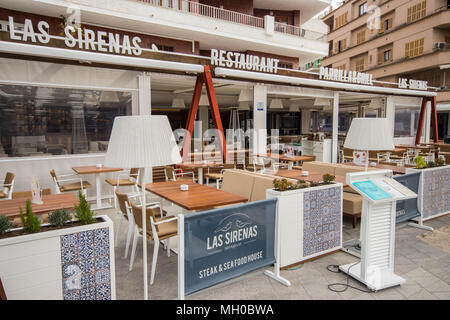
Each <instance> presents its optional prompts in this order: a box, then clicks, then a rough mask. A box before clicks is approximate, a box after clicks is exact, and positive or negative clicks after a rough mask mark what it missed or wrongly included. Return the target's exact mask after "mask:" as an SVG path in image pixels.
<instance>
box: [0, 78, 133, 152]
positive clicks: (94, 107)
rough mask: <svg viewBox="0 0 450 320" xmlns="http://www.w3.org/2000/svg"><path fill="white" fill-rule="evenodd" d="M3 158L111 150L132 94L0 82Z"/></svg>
mask: <svg viewBox="0 0 450 320" xmlns="http://www.w3.org/2000/svg"><path fill="white" fill-rule="evenodd" d="M0 91H1V92H3V93H4V94H2V95H0V156H2V154H3V155H6V156H9V157H25V156H42V155H44V156H45V155H63V154H82V153H98V152H106V149H107V146H108V141H109V136H110V134H111V129H112V125H113V122H114V118H115V117H116V116H123V115H131V93H130V92H119V91H98V90H79V89H66V88H50V87H35V86H16V85H0Z"/></svg>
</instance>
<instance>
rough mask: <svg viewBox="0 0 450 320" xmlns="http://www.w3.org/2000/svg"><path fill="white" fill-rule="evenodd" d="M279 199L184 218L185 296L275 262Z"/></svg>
mask: <svg viewBox="0 0 450 320" xmlns="http://www.w3.org/2000/svg"><path fill="white" fill-rule="evenodd" d="M276 204H277V200H276V199H269V200H263V201H257V202H251V203H246V204H243V205H236V206H231V207H227V208H223V209H217V210H210V211H204V212H200V213H192V214H186V215H184V257H185V260H184V279H185V284H184V288H185V294H190V293H193V292H196V291H198V290H201V289H204V288H207V287H210V286H213V285H215V284H217V283H220V282H222V281H226V280H229V279H231V278H234V277H237V276H240V275H243V274H245V273H247V272H250V271H253V270H255V269H258V268H261V267H264V266H268V265H271V264H273V263H274V262H275V252H274V240H275V215H276Z"/></svg>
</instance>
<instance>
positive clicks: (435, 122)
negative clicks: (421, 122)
mask: <svg viewBox="0 0 450 320" xmlns="http://www.w3.org/2000/svg"><path fill="white" fill-rule="evenodd" d="M430 102H431V127H432V128H433V131H432V132H433V139H434V142H436V143H438V142H439V132H438V120H437V108H436V97H432V98H431V99H430Z"/></svg>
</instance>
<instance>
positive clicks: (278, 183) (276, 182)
mask: <svg viewBox="0 0 450 320" xmlns="http://www.w3.org/2000/svg"><path fill="white" fill-rule="evenodd" d="M291 187H292V183H291V182H289V181H287V180H286V179H273V188H274V189H275V190H278V191H286V190H290V189H291Z"/></svg>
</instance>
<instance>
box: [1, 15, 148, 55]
mask: <svg viewBox="0 0 450 320" xmlns="http://www.w3.org/2000/svg"><path fill="white" fill-rule="evenodd" d="M49 30H50V25H49V24H48V22H47V21H39V22H38V23H37V25H36V27H34V26H33V23H32V21H31V20H30V19H25V22H24V26H23V31H19V30H17V29H16V28H15V26H14V18H13V17H11V16H10V17H9V37H10V39H11V40H19V41H26V42H27V41H31V42H33V43H37V42H39V43H42V44H46V43H49V42H50V38H51V37H50V32H49ZM141 42H142V40H141V38H140V37H138V36H134V37H131V38H130V36H128V35H120V34H118V33H112V32H106V31H100V30H99V31H94V30H91V29H88V28H84V27H83V28H75V26H71V25H67V26H65V27H64V43H65V45H66V46H67V47H69V48H78V49H85V50H92V51H99V52H109V53H117V54H128V55H135V56H139V55H141V53H142V48H141V46H140V44H141Z"/></svg>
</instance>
